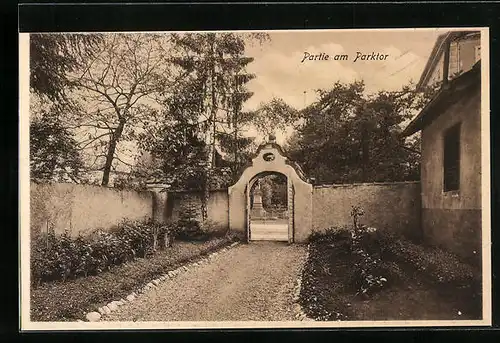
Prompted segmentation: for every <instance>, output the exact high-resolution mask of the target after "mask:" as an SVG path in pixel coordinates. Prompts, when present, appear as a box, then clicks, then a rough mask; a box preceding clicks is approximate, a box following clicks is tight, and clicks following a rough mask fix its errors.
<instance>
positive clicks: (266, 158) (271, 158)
mask: <svg viewBox="0 0 500 343" xmlns="http://www.w3.org/2000/svg"><path fill="white" fill-rule="evenodd" d="M262 158H263V159H264V161H267V162H271V161H274V154H273V153H272V152H268V153H267V154H264V156H262Z"/></svg>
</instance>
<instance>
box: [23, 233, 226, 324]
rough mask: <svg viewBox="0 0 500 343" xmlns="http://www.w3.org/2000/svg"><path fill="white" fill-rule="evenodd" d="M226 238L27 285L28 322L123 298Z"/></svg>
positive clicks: (70, 316) (71, 316)
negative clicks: (84, 274)
mask: <svg viewBox="0 0 500 343" xmlns="http://www.w3.org/2000/svg"><path fill="white" fill-rule="evenodd" d="M233 241H234V239H233V238H230V237H223V238H214V239H211V240H209V241H206V242H182V241H179V242H176V243H175V244H174V245H173V247H171V248H169V249H167V250H163V251H159V252H158V253H156V254H155V255H154V256H153V257H150V258H138V259H136V260H134V261H132V262H129V263H126V264H123V265H120V266H115V267H113V268H111V269H110V270H109V271H107V272H103V273H101V274H99V275H96V276H89V277H85V278H78V279H75V280H68V281H64V282H63V281H56V282H47V283H43V284H41V285H40V286H38V287H37V288H33V287H32V288H31V294H30V295H31V311H30V312H31V313H30V315H31V321H75V320H77V319H82V318H83V317H84V316H85V314H86V313H88V312H90V311H95V309H97V308H98V307H100V306H104V305H106V304H107V303H108V302H109V301H112V300H119V299H120V298H125V297H126V296H127V295H128V294H130V293H131V292H132V291H136V290H137V289H138V288H139V287H141V286H143V285H144V283H147V282H149V281H151V280H152V279H154V278H156V277H158V276H160V275H162V274H164V273H165V272H167V271H169V270H173V269H175V268H177V267H179V266H181V265H183V264H185V263H187V262H188V261H190V260H194V259H198V258H200V257H201V256H203V255H206V254H209V253H210V252H212V251H214V250H216V249H219V248H222V247H223V246H226V245H228V244H230V243H231V242H233Z"/></svg>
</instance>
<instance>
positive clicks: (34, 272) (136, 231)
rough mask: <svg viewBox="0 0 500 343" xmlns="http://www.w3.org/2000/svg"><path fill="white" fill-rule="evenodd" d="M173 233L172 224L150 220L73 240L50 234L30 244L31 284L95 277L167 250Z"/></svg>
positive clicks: (120, 225) (175, 227)
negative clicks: (112, 268)
mask: <svg viewBox="0 0 500 343" xmlns="http://www.w3.org/2000/svg"><path fill="white" fill-rule="evenodd" d="M176 231H177V225H176V224H174V223H167V224H161V223H158V222H155V221H152V220H149V221H147V222H140V221H124V222H123V223H121V224H119V225H118V226H117V227H115V228H113V229H112V230H110V232H106V231H103V230H96V231H94V232H93V233H91V234H90V235H88V236H86V237H83V236H78V237H76V238H72V237H71V236H70V235H69V232H68V231H65V232H64V233H63V234H62V235H56V234H55V233H54V231H53V230H51V231H49V232H48V233H46V234H42V235H39V236H38V237H36V238H34V239H33V240H32V242H31V280H32V284H34V285H38V284H39V283H40V282H45V281H54V280H66V279H68V278H77V277H80V276H89V275H96V274H99V273H101V272H103V271H104V270H108V269H110V268H111V267H112V266H115V265H120V264H122V263H125V262H127V261H131V260H133V259H134V257H147V256H148V255H151V254H153V253H154V252H155V250H157V249H158V248H159V247H160V246H162V247H164V248H165V247H168V246H171V245H172V242H173V239H174V237H175V233H176ZM162 238H163V240H164V243H163V244H160V241H161V239H162Z"/></svg>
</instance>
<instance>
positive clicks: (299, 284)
mask: <svg viewBox="0 0 500 343" xmlns="http://www.w3.org/2000/svg"><path fill="white" fill-rule="evenodd" d="M308 259H309V244H308V245H307V248H306V254H305V256H304V259H303V261H302V267H301V268H300V271H299V277H298V278H297V283H296V285H295V289H294V294H293V301H294V303H295V304H294V308H293V310H294V313H295V318H297V319H298V320H300V321H314V319H311V318H309V317H307V315H306V314H305V313H304V311H303V310H302V306H300V302H299V299H300V291H301V289H302V274H303V271H304V267H305V264H306V262H307V260H308Z"/></svg>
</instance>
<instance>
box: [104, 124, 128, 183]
mask: <svg viewBox="0 0 500 343" xmlns="http://www.w3.org/2000/svg"><path fill="white" fill-rule="evenodd" d="M124 127H125V119H120V123H119V124H118V127H117V128H116V130H115V132H113V134H112V135H111V139H110V141H109V146H108V152H107V154H106V162H105V164H104V171H103V175H102V183H101V184H102V185H103V186H107V185H108V184H109V173H110V172H111V164H112V163H113V159H114V157H115V151H116V144H117V143H118V141H119V140H120V137H121V135H122V133H123V128H124Z"/></svg>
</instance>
